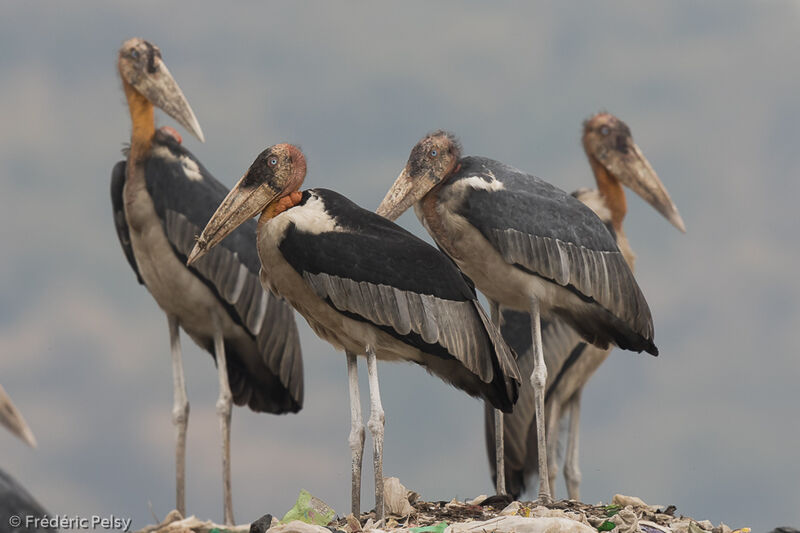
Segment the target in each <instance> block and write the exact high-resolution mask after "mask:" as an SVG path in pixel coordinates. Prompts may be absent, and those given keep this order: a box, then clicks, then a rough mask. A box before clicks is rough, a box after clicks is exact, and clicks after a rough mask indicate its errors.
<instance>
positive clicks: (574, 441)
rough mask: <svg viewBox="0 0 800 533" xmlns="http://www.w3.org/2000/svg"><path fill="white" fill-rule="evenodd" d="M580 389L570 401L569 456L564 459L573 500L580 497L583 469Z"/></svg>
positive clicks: (566, 478) (568, 485) (568, 488)
mask: <svg viewBox="0 0 800 533" xmlns="http://www.w3.org/2000/svg"><path fill="white" fill-rule="evenodd" d="M582 390H583V389H578V390H577V391H575V394H573V395H572V398H571V399H570V401H569V433H568V435H567V457H566V458H565V459H564V479H565V480H566V482H567V494H568V495H569V497H570V499H572V500H579V499H580V486H581V469H580V467H579V466H578V428H579V426H580V420H581V391H582Z"/></svg>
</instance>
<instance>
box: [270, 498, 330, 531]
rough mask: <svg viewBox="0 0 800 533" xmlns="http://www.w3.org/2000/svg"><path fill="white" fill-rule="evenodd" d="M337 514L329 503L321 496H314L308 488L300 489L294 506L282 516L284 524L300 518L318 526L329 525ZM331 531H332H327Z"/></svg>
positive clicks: (301, 520)
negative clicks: (321, 498) (320, 497)
mask: <svg viewBox="0 0 800 533" xmlns="http://www.w3.org/2000/svg"><path fill="white" fill-rule="evenodd" d="M334 516H336V511H334V510H333V509H332V508H331V507H330V506H329V505H328V504H327V503H325V502H323V501H322V500H320V499H319V498H316V497H314V496H312V495H311V494H310V493H309V492H308V491H307V490H305V489H303V490H301V491H300V495H299V496H298V497H297V502H295V504H294V507H292V508H291V509H289V511H288V512H287V513H286V514H285V515H284V516H283V518H281V523H282V524H289V523H290V522H292V521H295V520H299V521H300V522H305V523H306V524H314V525H317V526H327V525H328V524H330V523H331V520H333V517H334ZM327 533H330V531H327Z"/></svg>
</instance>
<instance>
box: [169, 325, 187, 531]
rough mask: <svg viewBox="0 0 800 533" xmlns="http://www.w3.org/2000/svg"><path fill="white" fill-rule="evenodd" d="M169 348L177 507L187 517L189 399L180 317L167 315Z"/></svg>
mask: <svg viewBox="0 0 800 533" xmlns="http://www.w3.org/2000/svg"><path fill="white" fill-rule="evenodd" d="M167 322H168V324H169V347H170V351H171V352H172V390H173V395H172V423H173V424H174V425H175V501H176V503H175V507H176V508H177V509H178V512H179V513H181V516H186V428H187V426H188V425H189V398H188V397H187V396H186V381H185V380H184V378H183V361H182V359H181V339H180V332H179V330H178V317H176V316H175V315H170V314H167Z"/></svg>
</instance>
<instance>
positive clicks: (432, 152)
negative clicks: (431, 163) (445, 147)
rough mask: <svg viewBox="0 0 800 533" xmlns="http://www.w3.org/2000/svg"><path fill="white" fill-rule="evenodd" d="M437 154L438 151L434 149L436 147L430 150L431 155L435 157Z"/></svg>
mask: <svg viewBox="0 0 800 533" xmlns="http://www.w3.org/2000/svg"><path fill="white" fill-rule="evenodd" d="M437 155H439V152H437V151H436V148H434V149H433V150H431V157H436V156H437Z"/></svg>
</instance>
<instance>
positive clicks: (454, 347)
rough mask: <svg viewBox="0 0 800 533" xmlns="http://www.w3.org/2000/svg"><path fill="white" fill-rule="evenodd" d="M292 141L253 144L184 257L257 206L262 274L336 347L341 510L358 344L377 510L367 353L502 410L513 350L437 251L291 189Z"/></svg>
mask: <svg viewBox="0 0 800 533" xmlns="http://www.w3.org/2000/svg"><path fill="white" fill-rule="evenodd" d="M305 173H306V162H305V157H304V156H303V154H302V152H301V151H300V150H299V149H298V148H296V147H294V146H292V145H288V144H279V145H276V146H272V147H270V148H268V149H266V150H265V151H264V152H262V153H261V154H260V155H259V156H258V157H257V158H256V160H255V161H254V162H253V164H252V165H251V166H250V168H249V169H248V171H247V172H246V173H245V175H244V177H242V179H241V180H240V181H239V183H238V184H237V185H236V187H235V188H234V189H233V190H232V191H231V192H230V194H228V196H227V198H225V200H224V201H223V202H222V204H221V205H220V207H219V209H218V210H217V212H216V213H215V214H214V217H213V218H212V219H211V221H210V222H209V223H208V225H207V226H206V228H205V229H204V230H203V233H202V234H201V235H200V237H199V238H198V240H197V244H196V246H195V248H194V250H192V253H191V255H190V256H189V264H192V262H194V261H196V260H197V259H198V258H200V257H201V256H203V254H205V253H207V252H208V251H209V250H213V247H214V246H216V245H217V244H218V243H219V242H220V241H222V239H223V238H224V237H225V236H226V235H228V234H229V233H230V232H231V231H233V230H234V228H236V227H237V226H238V225H239V224H242V223H243V222H245V221H247V220H248V219H250V218H252V217H254V216H256V215H258V214H259V213H260V214H261V216H260V218H259V222H258V253H259V256H260V257H261V265H262V270H261V283H262V284H263V285H264V287H265V288H269V289H270V290H271V291H273V292H274V293H275V294H278V295H281V296H283V297H284V298H286V299H287V300H288V301H289V303H291V304H292V306H294V308H295V309H296V310H297V311H298V312H299V313H300V314H301V315H303V317H305V319H306V321H307V322H308V324H309V325H310V326H311V328H312V329H313V330H314V332H316V334H317V335H319V336H320V338H322V339H324V340H326V341H328V342H330V343H331V344H332V345H333V346H334V347H335V348H336V349H338V350H343V351H344V352H345V353H346V354H347V372H348V376H349V383H350V409H351V431H350V437H349V443H350V448H351V451H352V460H353V464H352V475H353V477H352V511H353V513H354V514H355V515H356V516H358V514H359V513H360V494H361V459H362V453H363V447H364V428H363V425H362V420H361V408H360V406H359V392H358V376H357V373H358V369H357V368H358V367H357V361H356V356H357V355H359V354H366V357H367V371H368V374H369V388H370V404H371V412H370V418H369V421H368V424H367V425H368V427H369V429H370V432H371V434H372V437H373V443H374V451H375V457H374V467H375V469H374V471H375V509H376V515H377V517H378V520H380V519H382V518H383V509H384V507H383V466H382V461H383V459H382V457H383V455H382V454H383V451H382V450H383V428H384V415H383V407H382V406H381V401H380V393H379V389H378V374H377V359H381V360H386V361H410V362H414V363H417V364H419V365H422V366H424V367H426V368H427V370H428V371H429V372H431V373H432V374H435V375H436V376H438V377H440V378H442V379H443V380H444V381H446V382H448V383H450V384H452V385H454V386H456V387H458V388H460V389H462V390H463V391H465V392H467V393H468V394H470V395H472V396H479V397H481V398H483V399H484V400H485V401H488V402H489V403H491V404H492V405H493V406H494V407H496V408H498V409H500V410H502V411H505V412H508V411H510V410H511V408H512V406H513V404H514V402H515V400H516V397H517V387H518V380H519V373H518V370H517V366H516V362H515V360H514V356H513V354H512V353H511V351H510V350H509V349H508V347H507V346H506V345H505V344H504V343H503V341H502V339H501V337H500V332H499V331H498V330H497V329H496V328H495V327H494V326H493V325H492V324H491V322H490V320H489V318H488V317H487V316H486V314H485V313H484V311H483V310H482V309H481V307H480V305H479V303H478V300H477V298H476V295H475V292H474V290H473V289H472V287H471V286H470V285H469V284H468V282H467V281H466V280H465V279H464V277H463V276H462V274H461V272H459V271H458V269H457V268H456V267H455V265H454V264H453V262H452V261H450V260H449V259H448V258H447V257H446V256H445V255H443V254H442V253H441V252H439V251H438V250H436V249H435V248H433V247H432V246H430V245H428V244H426V243H425V242H423V241H422V240H420V239H418V238H417V237H414V236H413V235H411V234H410V233H408V232H407V231H405V230H403V229H402V228H400V227H399V226H397V225H395V224H393V223H392V222H389V221H388V220H386V219H385V218H383V217H380V216H378V215H376V214H374V213H372V212H370V211H367V210H365V209H362V208H360V207H358V206H357V205H356V204H354V203H353V202H351V201H350V200H348V199H347V198H345V197H343V196H341V195H339V194H337V193H335V192H333V191H329V190H327V189H309V190H306V191H303V192H299V188H300V186H301V184H302V182H303V179H304V178H305Z"/></svg>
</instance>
